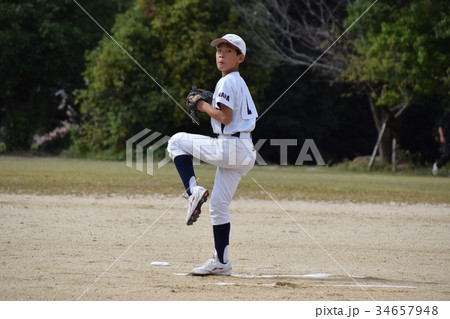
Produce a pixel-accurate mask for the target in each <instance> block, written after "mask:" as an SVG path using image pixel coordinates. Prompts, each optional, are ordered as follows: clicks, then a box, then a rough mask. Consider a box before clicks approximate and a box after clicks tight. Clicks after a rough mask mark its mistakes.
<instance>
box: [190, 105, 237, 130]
mask: <svg viewBox="0 0 450 319" xmlns="http://www.w3.org/2000/svg"><path fill="white" fill-rule="evenodd" d="M220 107H221V108H220V109H216V108H215V107H213V106H212V105H211V104H209V103H206V102H205V101H199V102H198V103H197V108H198V110H199V111H202V112H205V113H207V114H208V115H209V116H211V117H212V118H213V119H215V120H217V121H219V122H220V123H222V124H225V125H228V124H230V123H231V120H232V119H233V110H232V109H230V108H229V107H228V106H226V105H225V104H223V103H220Z"/></svg>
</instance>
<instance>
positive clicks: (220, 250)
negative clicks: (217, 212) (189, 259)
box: [213, 223, 231, 264]
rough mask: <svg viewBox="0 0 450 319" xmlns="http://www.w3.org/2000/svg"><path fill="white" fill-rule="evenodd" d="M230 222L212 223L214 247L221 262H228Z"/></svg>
mask: <svg viewBox="0 0 450 319" xmlns="http://www.w3.org/2000/svg"><path fill="white" fill-rule="evenodd" d="M230 229H231V225H230V223H227V224H223V225H214V226H213V233H214V246H215V248H216V253H217V258H218V259H219V261H220V262H221V263H222V264H226V263H227V262H228V245H229V243H230V242H229V241H230Z"/></svg>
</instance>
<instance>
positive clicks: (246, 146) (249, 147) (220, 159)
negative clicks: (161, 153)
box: [167, 133, 256, 225]
mask: <svg viewBox="0 0 450 319" xmlns="http://www.w3.org/2000/svg"><path fill="white" fill-rule="evenodd" d="M167 150H168V152H169V155H170V157H171V158H172V160H173V159H174V158H175V157H177V156H180V155H192V156H193V158H194V160H193V161H194V164H197V163H198V164H200V161H203V162H206V163H208V164H211V165H215V166H217V170H216V177H215V179H214V187H213V190H212V194H211V199H210V202H209V212H210V216H211V221H212V224H213V225H222V224H226V223H229V222H230V211H229V206H230V203H231V199H232V198H233V195H234V193H235V191H236V189H237V187H238V185H239V181H240V180H241V177H242V176H243V175H245V174H247V173H248V171H250V169H252V167H253V165H254V164H255V159H256V151H255V149H254V147H253V142H252V140H251V138H245V139H244V138H238V137H232V136H225V135H219V137H218V138H212V137H209V136H204V135H198V134H189V133H177V134H175V135H174V136H172V137H171V138H170V140H169V143H168V146H167Z"/></svg>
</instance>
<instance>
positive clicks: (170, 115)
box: [0, 0, 450, 163]
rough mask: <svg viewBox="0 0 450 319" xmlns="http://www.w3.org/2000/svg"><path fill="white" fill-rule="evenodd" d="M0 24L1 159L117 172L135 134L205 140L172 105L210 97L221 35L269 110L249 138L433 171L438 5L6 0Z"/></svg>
mask: <svg viewBox="0 0 450 319" xmlns="http://www.w3.org/2000/svg"><path fill="white" fill-rule="evenodd" d="M77 4H79V5H77ZM80 6H81V7H82V8H84V9H85V10H86V11H87V12H88V13H89V14H90V15H91V16H92V17H93V18H94V19H95V20H96V21H97V22H98V23H99V24H100V25H101V26H102V27H103V28H104V29H105V30H106V31H107V32H108V33H109V34H110V35H111V36H112V37H113V38H114V40H115V41H117V43H119V44H120V45H121V46H122V47H123V48H124V49H125V50H126V51H127V52H128V53H129V54H130V56H132V58H133V59H135V61H136V62H138V63H139V65H140V66H139V65H137V64H136V63H135V62H134V61H132V59H131V58H130V57H129V56H128V55H127V54H126V53H125V52H124V51H123V50H122V49H121V48H120V47H119V46H118V45H117V43H116V42H115V41H113V40H112V39H111V38H110V37H108V36H107V35H106V34H105V33H104V32H103V30H102V29H101V28H100V27H99V26H98V25H97V24H96V23H94V22H93V21H92V20H91V19H90V18H89V17H88V16H87V14H86V13H85V12H84V11H83V10H82V9H81V8H80ZM368 8H370V9H369V10H367V9H368ZM355 21H357V22H355ZM0 22H1V25H2V28H1V29H0V40H1V41H2V44H3V46H2V50H1V51H0V74H1V75H2V81H1V83H0V145H3V146H2V147H0V151H1V150H2V149H3V150H6V151H18V150H30V149H31V150H40V151H46V152H52V153H59V152H61V151H62V150H64V151H65V152H66V153H69V154H72V155H77V156H95V157H99V158H114V159H122V158H124V156H125V141H126V140H127V139H128V138H130V137H132V136H133V135H135V134H136V133H138V132H139V131H141V130H142V129H144V128H151V129H152V130H155V131H158V132H161V133H163V134H165V135H172V134H173V133H175V132H177V131H181V130H183V131H189V132H193V133H200V134H210V127H209V123H208V121H207V118H206V117H203V118H201V119H202V120H203V121H202V125H200V126H197V125H195V124H192V122H191V121H190V119H189V118H188V117H187V116H186V114H185V113H184V112H183V111H182V110H180V106H184V97H185V96H186V94H187V93H188V92H189V90H190V88H191V86H192V85H193V84H195V85H196V86H198V87H202V88H205V89H208V90H214V85H215V83H216V82H217V80H218V79H219V77H220V73H219V72H218V71H217V69H216V67H215V60H214V59H215V55H214V49H213V48H212V47H210V46H209V43H210V41H211V40H212V39H214V38H217V37H219V36H222V35H224V34H226V33H236V34H239V35H241V36H242V37H243V38H244V39H245V40H246V42H247V47H248V54H247V57H246V61H245V62H244V64H243V65H242V67H241V69H240V72H241V74H242V75H243V77H244V78H245V79H246V81H247V83H248V85H249V88H250V90H251V92H252V95H253V97H254V99H255V102H256V104H257V107H258V110H259V113H260V114H261V113H263V112H264V110H266V109H267V108H268V107H270V108H271V109H270V110H268V112H267V113H266V114H264V116H263V117H261V118H260V120H258V125H257V129H256V130H255V132H254V137H255V139H259V138H268V139H271V138H272V139H273V138H289V139H298V140H300V141H302V140H304V139H309V138H311V139H314V141H315V143H316V145H317V146H318V148H319V150H320V151H321V153H322V156H323V157H324V159H325V161H326V162H328V163H335V162H338V161H342V160H343V159H345V158H348V159H352V158H354V157H356V156H360V155H368V154H370V153H371V152H372V151H373V149H374V146H375V145H376V142H377V141H378V142H379V144H377V145H379V153H380V155H381V157H382V158H383V159H384V160H385V161H390V160H391V155H392V151H393V149H392V145H393V143H392V141H393V140H394V139H395V141H396V142H397V145H398V147H399V148H401V149H402V150H404V151H405V152H406V153H411V154H416V155H417V156H416V157H415V158H416V159H417V160H418V161H420V162H422V163H424V162H431V161H433V160H434V159H435V157H436V156H437V152H438V142H437V141H436V133H435V132H436V128H437V124H438V121H439V118H440V117H441V116H442V115H443V114H444V112H445V110H446V109H448V108H449V72H450V63H449V56H448V52H449V47H448V46H449V41H448V39H449V35H450V18H449V8H448V6H447V5H446V3H445V1H443V0H434V1H433V0H412V1H400V0H393V1H389V2H387V1H377V2H376V3H374V1H371V0H360V1H346V0H330V1H327V2H324V1H311V0H299V1H289V0H261V1H255V0H251V1H246V2H242V1H240V2H239V1H236V0H227V1H220V2H218V1H213V0H203V1H198V0H184V1H181V0H172V1H162V0H160V1H158V0H137V1H123V0H122V1H119V0H116V1H110V0H102V1H92V0H86V1H77V2H74V1H69V0H57V1H51V2H48V1H42V0H35V1H31V0H30V1H26V0H25V1H20V2H18V3H17V2H16V1H9V0H8V1H2V3H1V4H0ZM341 35H342V37H341V38H339V37H340V36H341ZM337 39H339V40H337ZM336 40H337V41H336ZM325 51H326V53H325V54H324V52H325ZM321 55H322V56H321ZM319 56H320V57H321V58H320V59H319V60H317V58H318V57H319ZM311 64H313V67H311V68H310V66H311ZM144 70H145V71H146V72H144ZM291 85H292V86H291ZM288 88H289V89H288ZM287 89H288V90H287ZM286 90H287V91H286ZM283 92H285V94H283V95H282V96H281V97H280V95H281V94H282V93H283ZM274 102H276V103H274ZM394 145H395V144H394ZM299 147H301V143H300V145H299ZM260 152H261V153H262V154H264V158H265V159H267V160H269V161H272V162H274V163H276V162H277V161H278V156H279V155H278V153H277V150H276V149H274V148H270V147H263V148H262V149H261V150H260ZM297 155H298V152H297V153H292V154H288V156H289V161H290V162H291V163H293V162H294V161H295V158H296V156H297Z"/></svg>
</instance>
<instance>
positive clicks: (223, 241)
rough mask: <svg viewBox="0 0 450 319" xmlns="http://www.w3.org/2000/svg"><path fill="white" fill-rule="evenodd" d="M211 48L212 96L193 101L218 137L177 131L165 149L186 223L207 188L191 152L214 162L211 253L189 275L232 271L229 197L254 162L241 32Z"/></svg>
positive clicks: (252, 107)
mask: <svg viewBox="0 0 450 319" xmlns="http://www.w3.org/2000/svg"><path fill="white" fill-rule="evenodd" d="M211 46H213V47H215V48H216V65H217V68H218V69H219V71H221V72H222V78H221V79H220V80H219V81H218V82H217V85H216V88H215V90H214V94H213V96H212V101H211V102H210V103H208V102H207V101H206V100H207V99H205V100H198V102H196V108H197V109H198V110H199V111H201V112H205V113H207V114H208V115H209V116H210V117H211V126H212V129H213V132H214V133H215V134H217V137H215V138H212V137H209V136H204V135H197V134H188V133H177V134H175V135H174V136H172V138H171V139H170V140H169V144H168V151H169V154H170V157H171V158H172V160H173V161H174V163H175V166H176V168H177V171H178V173H179V175H180V177H181V180H182V182H183V184H184V187H185V188H186V193H187V195H186V198H187V200H188V208H187V215H186V223H187V225H192V224H193V223H194V222H195V221H196V220H197V218H198V217H199V215H200V213H201V206H202V204H203V203H204V202H205V201H206V200H207V198H208V196H209V191H208V190H207V189H205V188H204V187H202V186H199V185H197V178H196V177H195V173H194V167H193V162H192V157H194V158H196V159H199V160H202V161H204V162H206V163H209V164H212V165H215V166H217V170H216V175H215V179H214V186H213V189H212V194H211V200H210V204H209V212H210V216H211V221H212V226H213V235H214V247H215V253H214V257H213V258H212V259H210V260H208V261H207V262H206V263H205V264H203V265H202V266H200V267H198V268H195V269H194V270H193V271H192V274H193V275H200V276H201V275H227V276H229V275H231V271H232V268H231V263H230V261H229V259H228V247H229V237H230V211H229V206H230V202H231V199H232V198H233V195H234V193H235V191H236V188H237V187H238V184H239V181H240V179H241V177H242V176H243V175H245V174H246V173H247V172H248V171H249V170H250V169H251V168H252V167H253V165H254V163H255V158H256V152H255V150H254V147H253V142H252V140H251V131H253V129H254V128H255V121H256V118H257V116H258V114H257V111H256V107H255V104H254V103H253V99H252V97H251V95H250V92H249V90H248V87H247V85H246V83H245V81H244V80H243V79H242V77H241V76H240V74H239V72H238V70H239V65H240V64H241V63H242V62H244V59H245V54H246V45H245V42H244V40H242V38H241V37H239V36H237V35H235V34H227V35H225V36H223V37H221V38H218V39H215V40H213V41H212V42H211Z"/></svg>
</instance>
